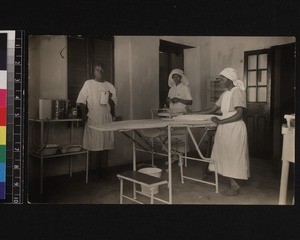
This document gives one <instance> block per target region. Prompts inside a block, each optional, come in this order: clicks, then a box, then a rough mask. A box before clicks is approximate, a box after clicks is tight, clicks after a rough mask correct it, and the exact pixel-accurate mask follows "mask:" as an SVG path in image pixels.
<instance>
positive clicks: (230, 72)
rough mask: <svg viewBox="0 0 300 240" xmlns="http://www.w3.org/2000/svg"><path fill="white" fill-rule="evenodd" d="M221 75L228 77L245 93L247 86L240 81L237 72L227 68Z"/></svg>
mask: <svg viewBox="0 0 300 240" xmlns="http://www.w3.org/2000/svg"><path fill="white" fill-rule="evenodd" d="M219 75H222V76H224V77H226V78H227V79H229V80H231V81H232V82H233V85H234V86H236V87H239V88H240V89H241V90H243V91H245V90H246V89H245V85H244V83H243V82H242V81H241V80H238V78H237V75H236V71H235V69H233V68H225V69H223V70H222V72H220V74H219Z"/></svg>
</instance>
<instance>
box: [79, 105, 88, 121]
mask: <svg viewBox="0 0 300 240" xmlns="http://www.w3.org/2000/svg"><path fill="white" fill-rule="evenodd" d="M79 108H80V113H81V119H82V122H83V123H85V122H86V120H87V118H88V117H87V113H86V105H85V104H83V103H79Z"/></svg>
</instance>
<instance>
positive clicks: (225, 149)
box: [209, 89, 250, 179]
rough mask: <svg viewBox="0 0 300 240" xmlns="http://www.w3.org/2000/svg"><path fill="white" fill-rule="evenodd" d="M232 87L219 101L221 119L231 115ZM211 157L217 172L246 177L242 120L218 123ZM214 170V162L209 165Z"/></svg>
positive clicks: (247, 165) (245, 134) (245, 139)
mask: <svg viewBox="0 0 300 240" xmlns="http://www.w3.org/2000/svg"><path fill="white" fill-rule="evenodd" d="M232 94H233V89H231V91H227V92H225V93H224V95H223V98H222V102H221V111H222V114H223V115H222V117H221V118H222V119H225V118H228V117H231V116H233V115H234V114H235V113H236V111H233V112H229V106H230V102H231V97H232ZM211 158H212V159H214V160H215V161H216V164H218V173H219V174H220V175H222V176H225V177H230V178H236V179H248V178H249V176H250V169H249V153H248V141H247V129H246V125H245V123H244V121H243V120H239V121H237V122H233V123H226V124H219V125H218V128H217V131H216V135H215V141H214V146H213V150H212V154H211ZM209 170H210V171H214V164H210V165H209Z"/></svg>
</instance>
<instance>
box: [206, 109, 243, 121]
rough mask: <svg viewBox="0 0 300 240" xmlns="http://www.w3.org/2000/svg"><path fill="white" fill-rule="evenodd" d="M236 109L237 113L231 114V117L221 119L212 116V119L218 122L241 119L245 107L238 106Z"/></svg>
mask: <svg viewBox="0 0 300 240" xmlns="http://www.w3.org/2000/svg"><path fill="white" fill-rule="evenodd" d="M235 110H236V114H234V115H233V116H231V117H229V118H225V119H222V120H221V119H219V118H217V117H212V118H211V120H212V121H213V122H214V123H216V124H224V123H232V122H236V121H239V120H241V119H242V118H243V116H244V108H242V107H236V108H235Z"/></svg>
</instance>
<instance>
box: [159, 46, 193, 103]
mask: <svg viewBox="0 0 300 240" xmlns="http://www.w3.org/2000/svg"><path fill="white" fill-rule="evenodd" d="M187 48H193V47H191V46H187V45H182V44H178V43H173V42H169V41H165V40H160V42H159V107H160V108H163V107H164V105H165V103H166V99H167V97H168V92H169V86H168V77H169V74H170V72H171V71H172V70H173V69H175V68H179V69H181V70H183V71H184V49H187Z"/></svg>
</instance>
